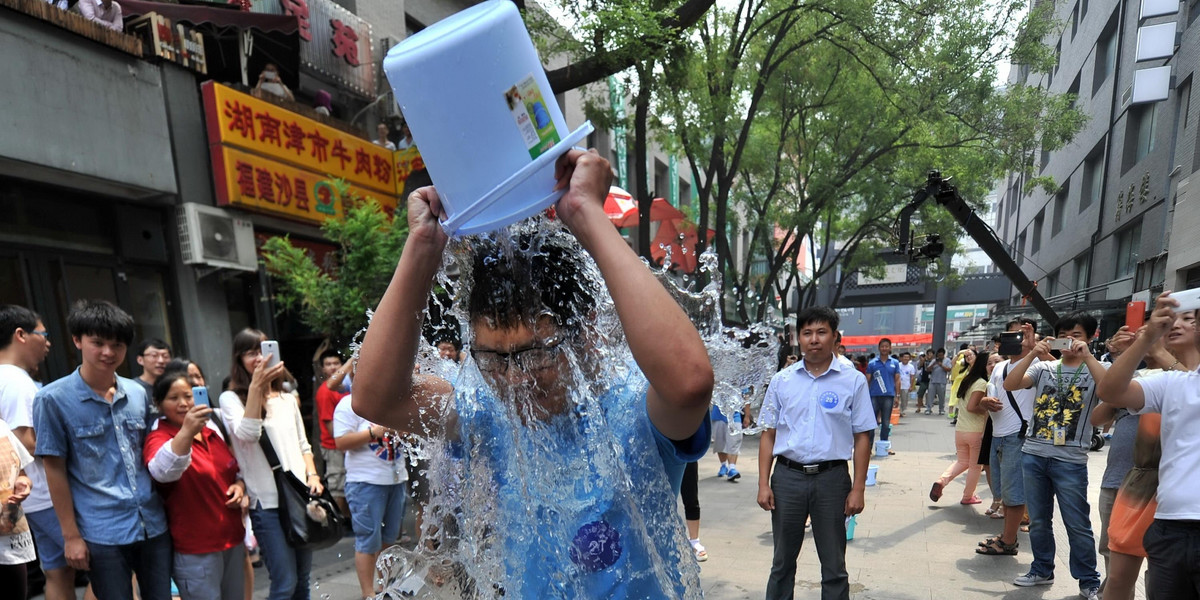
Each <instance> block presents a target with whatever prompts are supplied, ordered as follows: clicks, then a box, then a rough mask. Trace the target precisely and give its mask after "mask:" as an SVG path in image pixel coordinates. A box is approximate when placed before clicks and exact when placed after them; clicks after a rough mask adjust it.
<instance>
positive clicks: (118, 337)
mask: <svg viewBox="0 0 1200 600" xmlns="http://www.w3.org/2000/svg"><path fill="white" fill-rule="evenodd" d="M67 331H69V332H70V333H71V337H73V338H81V337H83V336H85V335H94V336H96V337H98V338H101V339H104V340H114V341H117V342H121V343H122V344H125V345H126V346H128V345H129V344H131V343H133V317H131V316H129V313H127V312H125V311H123V310H121V309H120V308H118V307H117V305H115V304H113V303H112V302H109V301H107V300H80V301H78V302H76V303H75V305H74V306H72V307H71V314H69V315H67Z"/></svg>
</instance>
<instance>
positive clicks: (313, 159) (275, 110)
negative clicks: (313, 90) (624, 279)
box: [201, 82, 419, 223]
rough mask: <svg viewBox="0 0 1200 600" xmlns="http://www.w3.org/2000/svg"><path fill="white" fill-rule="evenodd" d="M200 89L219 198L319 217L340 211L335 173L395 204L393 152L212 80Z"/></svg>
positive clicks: (399, 181) (397, 178) (397, 182)
mask: <svg viewBox="0 0 1200 600" xmlns="http://www.w3.org/2000/svg"><path fill="white" fill-rule="evenodd" d="M201 91H202V93H203V97H204V109H205V114H206V121H207V122H206V126H207V128H208V141H209V145H210V149H211V156H212V160H213V177H214V179H215V180H216V187H217V196H218V200H219V204H222V205H225V204H234V205H238V206H241V207H244V208H247V209H253V210H259V211H265V212H271V213H275V214H279V215H282V216H287V217H290V218H295V219H298V220H302V221H306V222H312V223H319V222H321V221H323V220H324V219H326V218H328V217H340V216H341V214H342V212H341V211H342V206H341V202H340V200H341V199H340V198H339V197H338V192H337V190H336V189H335V188H334V186H333V185H331V184H330V183H329V181H331V180H334V179H341V180H344V181H345V182H346V183H347V184H348V185H349V187H350V189H351V191H353V192H354V193H356V194H358V195H359V196H362V197H364V198H367V197H373V198H375V199H376V200H378V201H379V202H380V204H382V205H383V206H384V208H386V209H387V210H389V211H392V210H395V208H396V204H397V199H396V196H397V189H400V188H399V187H398V186H402V185H403V180H404V178H405V177H407V175H408V172H407V171H405V172H404V173H403V175H401V171H400V170H399V169H400V165H399V162H400V159H399V155H400V153H397V152H392V151H390V150H387V149H386V148H383V147H381V146H378V145H376V144H373V143H371V142H369V141H367V140H364V139H362V138H359V137H356V136H354V135H351V134H348V133H345V132H342V131H340V130H337V129H334V128H333V127H329V126H328V125H325V124H323V123H320V122H318V121H315V120H312V119H309V118H307V117H304V116H301V115H298V114H295V113H293V112H291V111H288V110H286V109H284V108H281V107H279V106H276V105H274V104H271V103H268V102H265V101H262V100H258V99H256V98H254V97H252V96H249V95H247V94H243V93H241V92H239V91H237V90H234V89H232V88H229V87H226V86H223V85H220V84H217V83H214V82H207V83H205V84H204V85H203V86H201ZM411 160H412V159H411V157H410V163H411ZM416 160H418V161H419V154H418V155H417V159H416ZM408 168H409V169H410V170H411V168H412V166H411V164H410V165H409V167H408Z"/></svg>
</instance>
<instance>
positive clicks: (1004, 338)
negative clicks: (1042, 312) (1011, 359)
mask: <svg viewBox="0 0 1200 600" xmlns="http://www.w3.org/2000/svg"><path fill="white" fill-rule="evenodd" d="M1024 341H1025V334H1024V333H1022V332H1020V331H1006V332H1004V333H1001V334H1000V348H998V349H997V350H996V352H999V353H1000V354H1003V355H1005V356H1015V355H1017V354H1020V353H1021V349H1022V348H1021V344H1022V343H1023V342H1024Z"/></svg>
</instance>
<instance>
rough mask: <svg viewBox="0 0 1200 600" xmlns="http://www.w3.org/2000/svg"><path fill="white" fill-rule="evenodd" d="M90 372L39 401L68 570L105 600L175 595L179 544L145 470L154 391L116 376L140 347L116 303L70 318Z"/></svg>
mask: <svg viewBox="0 0 1200 600" xmlns="http://www.w3.org/2000/svg"><path fill="white" fill-rule="evenodd" d="M67 328H68V329H69V330H70V333H71V338H72V340H74V342H75V347H76V348H79V350H80V352H81V354H82V357H83V364H82V365H81V366H80V367H79V369H77V370H76V371H75V372H74V373H72V374H70V375H67V376H66V377H63V378H62V379H59V380H57V381H55V382H53V383H51V384H50V385H47V386H46V387H45V388H43V389H42V390H41V391H40V392H38V395H37V397H36V399H35V401H34V410H33V413H34V414H33V419H34V423H35V430H36V431H37V432H38V436H37V456H39V457H41V458H42V459H43V462H44V464H45V468H46V483H47V485H48V487H49V488H50V497H51V499H52V501H53V502H54V511H55V513H56V514H57V515H58V521H59V523H60V524H61V525H62V533H63V543H64V553H65V554H66V559H67V564H68V565H70V566H71V567H72V568H74V569H83V570H88V571H90V572H91V573H90V576H91V580H92V586H93V588H94V590H95V592H96V596H97V597H99V598H103V599H104V600H113V599H118V600H126V599H132V598H133V586H132V584H131V580H132V575H134V574H136V575H137V581H138V588H139V590H140V591H141V597H142V598H143V600H160V599H161V600H168V599H169V598H170V596H171V584H170V573H171V541H170V537H169V536H168V534H167V518H166V513H164V512H163V505H162V500H161V499H160V498H159V496H158V494H156V493H155V491H154V487H153V486H152V485H151V482H150V473H149V472H148V471H147V470H146V467H145V466H144V465H143V463H142V460H141V456H142V454H141V453H142V442H143V441H144V440H145V437H146V411H147V399H146V393H145V391H143V390H142V388H141V386H139V385H137V384H136V383H134V382H133V380H131V379H125V378H124V377H120V376H118V375H117V374H116V370H117V367H119V366H120V365H121V363H123V362H124V361H125V352H126V350H127V348H128V346H129V342H130V341H131V340H132V339H133V318H132V317H130V316H129V315H128V314H127V313H125V312H124V311H122V310H121V309H120V308H117V307H116V306H114V305H113V304H111V303H109V302H105V301H102V300H84V301H80V302H78V303H76V304H75V306H74V307H73V309H72V311H71V314H70V315H69V316H68V317H67Z"/></svg>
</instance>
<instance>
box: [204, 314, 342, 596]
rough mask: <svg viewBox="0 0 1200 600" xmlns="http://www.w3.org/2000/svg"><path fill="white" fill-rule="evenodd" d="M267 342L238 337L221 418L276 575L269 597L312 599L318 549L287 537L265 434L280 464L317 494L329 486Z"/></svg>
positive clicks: (255, 336)
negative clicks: (261, 442) (262, 442)
mask: <svg viewBox="0 0 1200 600" xmlns="http://www.w3.org/2000/svg"><path fill="white" fill-rule="evenodd" d="M266 341H267V337H266V336H265V335H263V333H262V332H261V331H258V330H256V329H243V330H242V331H240V332H238V334H237V335H235V336H234V337H233V366H232V367H231V368H230V371H229V372H230V375H229V378H230V379H229V389H228V390H226V391H225V392H222V393H221V398H220V402H221V416H222V418H224V420H225V425H226V426H227V427H228V428H229V431H230V433H231V434H232V437H233V452H234V455H235V456H237V459H238V463H240V464H241V465H242V477H244V478H245V480H246V488H247V492H248V493H249V496H250V523H251V524H252V525H253V527H254V535H255V537H257V538H258V545H259V548H260V549H261V551H262V556H263V562H265V563H266V566H267V574H268V575H269V576H270V578H271V591H270V594H269V595H268V598H270V599H271V600H287V599H293V600H308V598H309V585H308V578H309V572H310V571H311V570H312V551H311V550H300V549H296V548H292V547H291V546H290V545H288V543H287V539H286V538H285V537H284V533H283V527H282V526H281V525H280V521H279V492H278V490H277V489H276V487H275V477H274V475H273V474H272V473H271V466H270V464H269V463H268V462H267V457H266V456H265V455H264V454H263V451H262V447H261V446H260V445H259V438H261V437H262V436H264V435H265V436H267V437H268V438H269V439H270V443H271V447H272V448H273V449H274V450H275V454H276V455H277V456H278V457H279V464H280V466H281V467H282V468H283V469H286V470H288V471H291V472H292V474H293V475H295V476H296V477H297V478H299V479H300V480H301V481H305V482H307V483H308V486H309V488H310V491H311V492H312V493H313V494H314V495H316V494H320V493H321V491H322V490H323V488H322V486H321V478H320V477H318V476H317V469H316V466H315V465H314V464H313V455H312V446H310V445H309V443H308V436H307V435H306V434H305V433H304V420H303V418H302V417H301V416H300V403H299V402H298V401H297V400H296V396H295V394H292V393H285V392H283V381H284V379H285V378H288V377H290V374H289V373H288V372H287V369H286V368H284V365H283V362H282V361H279V360H278V357H277V356H273V354H274V352H270V353H268V355H264V354H263V353H262V344H263V342H266ZM272 344H274V343H273V342H272ZM277 347H278V346H277V345H274V346H272V345H268V348H272V349H274V348H277Z"/></svg>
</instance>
